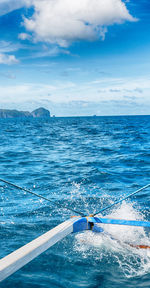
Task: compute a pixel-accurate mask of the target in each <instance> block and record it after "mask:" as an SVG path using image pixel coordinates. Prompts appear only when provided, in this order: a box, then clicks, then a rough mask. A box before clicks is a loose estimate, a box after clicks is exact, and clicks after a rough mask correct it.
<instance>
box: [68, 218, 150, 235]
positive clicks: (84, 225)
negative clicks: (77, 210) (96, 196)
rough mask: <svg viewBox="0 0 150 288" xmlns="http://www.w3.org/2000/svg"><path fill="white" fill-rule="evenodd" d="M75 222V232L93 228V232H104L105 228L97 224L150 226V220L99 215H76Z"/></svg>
mask: <svg viewBox="0 0 150 288" xmlns="http://www.w3.org/2000/svg"><path fill="white" fill-rule="evenodd" d="M72 222H73V233H77V232H82V231H85V230H92V231H93V232H99V233H100V232H104V230H103V228H102V227H100V226H97V225H96V224H97V223H98V224H113V225H124V226H135V227H148V228H150V222H146V221H137V220H123V219H110V218H99V217H75V218H73V220H72Z"/></svg>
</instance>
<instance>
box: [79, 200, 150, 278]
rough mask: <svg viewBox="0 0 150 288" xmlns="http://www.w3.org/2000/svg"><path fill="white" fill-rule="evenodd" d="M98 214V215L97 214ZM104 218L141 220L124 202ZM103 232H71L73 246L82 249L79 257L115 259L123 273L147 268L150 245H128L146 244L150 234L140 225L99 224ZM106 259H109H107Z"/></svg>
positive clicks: (149, 268) (129, 274) (134, 273)
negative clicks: (139, 247)
mask: <svg viewBox="0 0 150 288" xmlns="http://www.w3.org/2000/svg"><path fill="white" fill-rule="evenodd" d="M99 216H100V217H102V215H99ZM106 217H107V218H114V219H126V220H145V219H144V217H143V215H142V214H141V213H140V212H138V211H137V210H135V209H134V208H133V205H132V204H129V203H126V202H125V201H124V202H123V203H122V205H121V206H120V207H119V208H118V209H115V210H113V211H112V213H111V214H108V215H107V216H106ZM101 227H103V228H104V230H105V232H107V233H109V234H110V235H111V236H112V238H111V237H109V236H108V235H107V234H104V233H100V234H98V233H93V232H91V231H86V232H83V233H80V234H77V235H76V236H75V239H76V241H75V250H77V251H79V252H81V253H82V255H83V257H86V258H87V257H90V256H91V255H92V253H94V257H96V259H97V260H98V259H99V261H103V260H105V259H106V258H107V261H111V262H113V263H116V264H117V266H118V269H120V272H121V273H123V274H124V275H125V276H126V277H128V278H129V277H135V276H142V275H144V274H145V273H149V272H150V249H137V248H134V247H131V246H130V245H129V244H127V243H130V244H132V245H149V246H150V238H149V237H148V234H147V233H146V231H145V229H144V228H143V227H131V226H121V225H110V224H103V225H101ZM109 259H110V260H109Z"/></svg>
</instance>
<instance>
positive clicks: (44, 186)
mask: <svg viewBox="0 0 150 288" xmlns="http://www.w3.org/2000/svg"><path fill="white" fill-rule="evenodd" d="M149 149H150V116H132V117H131V116H122V117H73V118H50V119H21V120H19V119H10V120H8V119H1V120H0V164H1V165H0V178H4V179H5V180H8V181H11V182H13V183H16V184H18V185H20V186H22V187H26V188H28V189H31V190H32V191H34V192H36V193H39V194H41V195H43V196H45V197H48V198H49V199H51V200H53V201H56V202H58V203H60V204H64V205H66V206H68V207H71V208H74V209H76V210H79V211H81V212H84V213H86V214H87V215H89V214H91V213H94V212H96V211H98V210H100V209H101V208H102V207H104V206H105V205H108V204H111V203H113V201H115V199H117V198H120V197H123V196H125V195H127V194H129V193H130V192H133V191H135V190H136V189H138V188H140V187H142V186H144V185H146V184H148V183H150V150H149ZM149 207H150V189H147V190H145V191H142V192H140V193H139V194H138V195H137V196H135V197H133V198H131V199H130V200H128V201H126V202H125V201H124V202H123V203H122V204H121V205H119V206H116V207H114V209H111V210H109V211H106V212H105V213H103V216H109V217H114V218H120V219H121V218H123V219H124V218H125V219H131V220H132V219H133V220H134V219H137V220H138V219H144V220H149V221H150V213H149ZM71 215H73V213H71V212H69V211H68V210H66V209H61V208H58V207H57V206H55V205H51V204H50V203H48V202H46V201H44V200H40V199H38V198H36V197H34V196H32V195H30V194H27V193H25V192H22V191H19V190H17V189H15V188H12V187H10V186H8V185H4V184H3V183H0V243H1V245H0V258H1V257H4V256H5V255H7V254H8V253H10V252H12V251H14V250H15V249H17V248H19V247H21V246H22V245H24V244H26V243H28V242H29V241H31V240H33V239H34V238H36V237H38V236H39V235H41V234H42V233H44V232H46V231H48V230H50V229H51V228H53V227H55V226H56V225H57V224H59V223H61V222H63V221H64V220H66V219H68V218H69V217H70V216H71ZM105 229H106V231H109V232H110V233H111V234H112V235H114V236H115V237H116V238H118V239H119V241H120V243H123V241H124V240H125V241H127V242H130V243H134V244H147V245H148V244H149V245H150V237H149V236H150V234H149V231H148V230H147V231H146V230H144V229H143V228H132V227H118V226H110V225H106V226H105ZM120 286H121V287H122V288H124V287H126V288H129V287H147V288H148V287H150V251H149V250H138V249H135V248H132V247H127V246H126V245H122V244H119V243H118V242H116V241H115V240H112V239H109V238H107V237H104V236H102V235H97V234H96V235H95V234H93V233H92V232H83V233H79V234H76V235H69V236H68V237H66V238H65V239H64V240H63V241H61V242H59V243H57V244H56V245H55V246H53V247H51V248H50V249H49V250H47V251H46V252H45V253H43V254H42V255H40V256H39V257H37V258H36V259H34V260H33V261H32V262H31V263H29V264H27V265H26V266H25V267H23V268H22V269H20V270H19V271H18V272H16V273H15V274H14V275H12V276H10V277H9V278H8V279H7V280H4V281H3V282H2V283H1V284H0V287H2V288H8V287H11V288H14V287H15V288H16V287H20V288H26V287H28V288H38V287H45V288H46V287H50V288H56V287H61V288H66V287H70V288H77V287H82V288H83V287H88V288H98V287H102V288H111V287H113V288H114V287H115V288H118V287H120Z"/></svg>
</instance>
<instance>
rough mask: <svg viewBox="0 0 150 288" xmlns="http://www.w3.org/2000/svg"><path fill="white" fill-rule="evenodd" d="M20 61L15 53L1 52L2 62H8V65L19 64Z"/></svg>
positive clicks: (0, 61) (0, 62)
mask: <svg viewBox="0 0 150 288" xmlns="http://www.w3.org/2000/svg"><path fill="white" fill-rule="evenodd" d="M18 62H19V61H18V60H17V59H16V57H15V56H14V55H7V54H3V53H0V64H7V65H12V64H17V63H18Z"/></svg>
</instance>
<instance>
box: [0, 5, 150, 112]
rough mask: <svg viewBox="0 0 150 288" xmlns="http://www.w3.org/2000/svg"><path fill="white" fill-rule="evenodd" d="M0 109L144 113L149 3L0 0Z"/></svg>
mask: <svg viewBox="0 0 150 288" xmlns="http://www.w3.org/2000/svg"><path fill="white" fill-rule="evenodd" d="M0 31H1V32H0V108H2V109H18V110H28V111H32V110H34V109H36V108H38V107H45V108H47V109H49V110H50V112H51V114H55V115H56V116H91V115H100V116H101V115H102V116H103V115H145V114H146V115H149V114H150V1H149V0H126V1H125V0H124V1H123V0H122V1H121V0H82V1H81V0H0Z"/></svg>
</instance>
